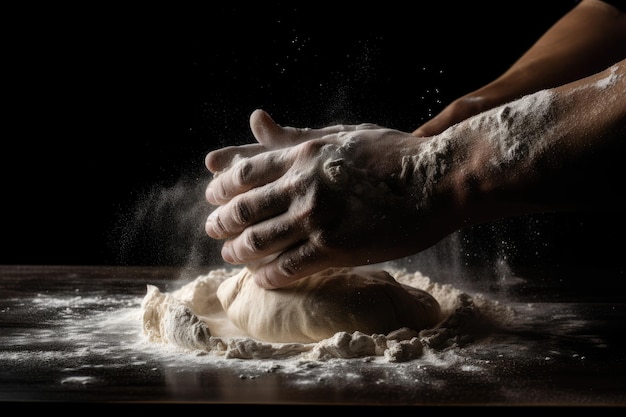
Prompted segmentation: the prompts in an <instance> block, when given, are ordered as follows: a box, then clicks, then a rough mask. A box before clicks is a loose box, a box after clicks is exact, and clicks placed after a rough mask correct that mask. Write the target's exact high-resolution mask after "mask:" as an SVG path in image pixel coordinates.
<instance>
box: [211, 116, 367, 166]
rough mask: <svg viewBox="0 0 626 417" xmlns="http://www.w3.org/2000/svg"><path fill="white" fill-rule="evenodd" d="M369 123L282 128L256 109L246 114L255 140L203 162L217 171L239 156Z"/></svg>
mask: <svg viewBox="0 0 626 417" xmlns="http://www.w3.org/2000/svg"><path fill="white" fill-rule="evenodd" d="M372 126H373V125H371V124H362V125H334V126H328V127H323V128H320V129H310V128H295V127H289V126H287V127H283V126H280V125H278V124H276V122H274V120H273V119H272V118H271V117H270V115H269V114H267V112H265V111H264V110H261V109H257V110H255V111H254V112H252V114H251V115H250V129H251V130H252V134H253V135H254V137H255V139H256V140H257V142H258V143H254V144H248V145H241V146H228V147H225V148H221V149H217V150H214V151H212V152H209V153H208V154H207V155H206V158H205V165H206V167H207V169H208V170H209V171H211V172H213V173H219V172H221V171H223V170H225V169H227V168H228V167H230V166H231V165H232V164H233V163H234V162H235V161H236V160H238V159H239V158H247V157H250V156H254V155H257V154H259V153H262V152H266V151H270V150H275V149H281V148H285V147H288V146H294V145H298V144H299V143H302V142H306V141H307V140H310V139H314V138H320V137H323V136H326V135H330V134H333V133H339V132H346V131H353V130H355V129H362V128H366V127H372Z"/></svg>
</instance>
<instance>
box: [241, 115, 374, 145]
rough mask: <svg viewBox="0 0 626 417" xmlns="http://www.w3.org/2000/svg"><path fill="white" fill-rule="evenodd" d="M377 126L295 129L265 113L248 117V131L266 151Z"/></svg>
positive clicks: (366, 124)
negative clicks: (282, 124) (281, 123)
mask: <svg viewBox="0 0 626 417" xmlns="http://www.w3.org/2000/svg"><path fill="white" fill-rule="evenodd" d="M374 128H378V126H376V125H374V124H371V123H364V124H360V125H342V124H337V125H333V126H327V127H323V128H319V129H311V128H296V127H289V126H280V125H278V124H277V123H276V122H275V121H274V120H273V119H272V118H271V117H270V115H269V114H267V112H265V111H263V110H261V109H257V110H255V111H254V112H252V114H251V115H250V129H251V130H252V134H253V135H254V137H255V138H256V140H257V141H258V142H259V143H260V144H262V145H263V146H265V147H266V148H268V149H278V148H284V147H287V146H295V145H298V144H300V143H303V142H306V141H309V140H311V139H319V138H322V137H324V136H327V135H332V134H336V133H340V132H351V131H355V130H361V129H374Z"/></svg>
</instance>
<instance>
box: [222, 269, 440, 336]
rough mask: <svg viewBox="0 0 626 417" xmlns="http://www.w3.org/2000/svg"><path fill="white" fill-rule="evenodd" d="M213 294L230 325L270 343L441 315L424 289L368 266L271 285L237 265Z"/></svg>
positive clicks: (376, 330) (380, 328) (415, 323)
mask: <svg viewBox="0 0 626 417" xmlns="http://www.w3.org/2000/svg"><path fill="white" fill-rule="evenodd" d="M217 297H218V299H219V301H220V303H221V304H222V307H223V308H224V311H225V312H226V315H227V316H228V318H229V319H230V320H231V321H232V322H233V324H235V325H236V326H237V327H239V328H240V329H241V330H243V331H245V332H247V333H248V334H249V335H250V336H251V337H253V338H256V339H259V340H262V341H266V342H272V343H274V342H276V343H295V342H299V343H312V342H318V341H320V340H323V339H327V338H329V337H331V336H333V335H334V334H335V333H337V332H340V331H344V332H349V333H352V332H355V331H359V332H362V333H365V334H387V333H389V332H391V331H393V330H397V329H399V328H402V327H408V328H411V329H413V330H416V331H419V330H422V329H425V328H428V327H432V326H434V325H435V324H436V323H437V322H438V321H439V318H440V314H441V310H440V306H439V303H438V302H437V300H435V299H434V298H433V297H432V296H431V295H430V294H428V293H427V292H425V291H422V290H419V289H416V288H413V287H409V286H405V285H402V284H400V283H398V282H397V281H396V280H395V279H394V278H393V277H392V276H391V275H390V274H389V273H388V272H386V271H383V270H373V269H369V268H330V269H327V270H325V271H322V272H319V273H317V274H314V275H310V276H308V277H306V278H303V279H300V280H297V281H295V282H294V283H293V284H291V285H289V286H287V287H284V288H279V289H273V290H266V289H263V288H261V287H259V286H258V285H257V284H256V283H255V282H254V279H253V277H252V273H251V272H250V271H249V270H248V269H247V268H243V269H242V270H241V272H239V273H238V274H236V275H233V276H232V277H230V278H228V279H226V280H225V281H224V282H223V283H222V284H221V285H220V286H219V288H218V289H217Z"/></svg>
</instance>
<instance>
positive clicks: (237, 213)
mask: <svg viewBox="0 0 626 417" xmlns="http://www.w3.org/2000/svg"><path fill="white" fill-rule="evenodd" d="M233 220H234V221H235V223H237V225H240V226H245V225H246V224H248V222H249V221H250V207H249V206H248V204H247V203H246V202H245V201H243V200H241V199H240V200H239V201H237V202H235V204H234V206H233Z"/></svg>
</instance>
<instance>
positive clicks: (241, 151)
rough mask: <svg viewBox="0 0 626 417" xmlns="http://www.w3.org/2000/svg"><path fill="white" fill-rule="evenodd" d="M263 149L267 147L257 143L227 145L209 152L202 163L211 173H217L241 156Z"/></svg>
mask: <svg viewBox="0 0 626 417" xmlns="http://www.w3.org/2000/svg"><path fill="white" fill-rule="evenodd" d="M265 151H267V149H266V148H265V147H264V146H263V145H260V144H258V143H254V144H248V145H241V146H227V147H225V148H222V149H217V150H215V151H211V152H209V153H208V154H207V155H206V157H205V158H204V165H205V166H206V167H207V169H208V170H209V171H211V172H212V173H219V172H221V171H224V170H226V169H228V168H229V167H230V166H231V165H233V164H234V163H235V162H237V161H238V160H239V159H241V158H249V157H251V156H254V155H258V154H260V153H261V152H265Z"/></svg>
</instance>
